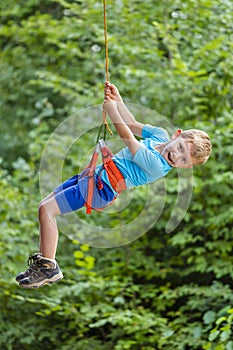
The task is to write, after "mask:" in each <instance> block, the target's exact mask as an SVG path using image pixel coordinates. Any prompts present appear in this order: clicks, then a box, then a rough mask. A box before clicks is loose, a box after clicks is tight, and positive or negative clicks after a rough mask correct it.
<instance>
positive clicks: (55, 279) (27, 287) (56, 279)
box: [19, 272, 63, 289]
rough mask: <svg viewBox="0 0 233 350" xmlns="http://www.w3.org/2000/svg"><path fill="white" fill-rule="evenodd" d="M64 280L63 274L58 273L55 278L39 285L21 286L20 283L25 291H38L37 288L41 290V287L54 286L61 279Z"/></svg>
mask: <svg viewBox="0 0 233 350" xmlns="http://www.w3.org/2000/svg"><path fill="white" fill-rule="evenodd" d="M62 278H63V274H62V273H61V272H60V273H58V274H57V275H55V276H53V277H52V278H49V279H45V280H43V281H41V282H38V283H33V284H23V283H22V284H21V283H20V282H19V286H20V287H21V288H24V289H36V288H40V287H43V286H45V285H46V284H52V283H55V282H58V281H60V280H61V279H62Z"/></svg>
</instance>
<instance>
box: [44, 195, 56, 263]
mask: <svg viewBox="0 0 233 350" xmlns="http://www.w3.org/2000/svg"><path fill="white" fill-rule="evenodd" d="M60 214H61V213H60V209H59V207H58V205H57V202H56V200H55V198H54V196H53V195H52V194H51V196H50V197H49V198H48V197H47V198H46V200H43V201H42V202H41V204H40V206H39V223H40V253H41V254H42V256H43V257H46V258H49V259H55V256H56V250H57V243H58V229H57V223H56V219H55V216H56V215H60Z"/></svg>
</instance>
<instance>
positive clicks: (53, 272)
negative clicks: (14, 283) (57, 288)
mask: <svg viewBox="0 0 233 350" xmlns="http://www.w3.org/2000/svg"><path fill="white" fill-rule="evenodd" d="M28 270H30V271H29V273H28V274H27V277H25V278H23V279H21V280H20V281H19V285H20V287H22V288H27V289H30V288H39V287H43V286H44V285H45V284H50V283H54V282H58V281H60V280H61V279H62V278H63V274H62V272H61V270H60V268H59V266H58V263H57V262H56V261H55V262H53V261H51V260H50V259H47V258H44V257H42V256H40V257H39V258H38V259H36V260H34V261H33V263H32V264H31V265H30V267H29V269H28Z"/></svg>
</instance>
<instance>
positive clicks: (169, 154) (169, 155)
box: [167, 152, 174, 163]
mask: <svg viewBox="0 0 233 350" xmlns="http://www.w3.org/2000/svg"><path fill="white" fill-rule="evenodd" d="M167 157H168V159H169V160H170V162H171V163H174V162H173V160H172V158H171V153H170V152H168V155H167Z"/></svg>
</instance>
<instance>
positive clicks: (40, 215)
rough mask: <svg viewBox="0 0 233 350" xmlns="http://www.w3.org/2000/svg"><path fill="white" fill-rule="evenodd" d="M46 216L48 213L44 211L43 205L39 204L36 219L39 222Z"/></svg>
mask: <svg viewBox="0 0 233 350" xmlns="http://www.w3.org/2000/svg"><path fill="white" fill-rule="evenodd" d="M46 216H48V211H47V209H46V206H45V203H43V201H42V202H40V204H39V207H38V219H39V221H41V220H43V218H44V217H46Z"/></svg>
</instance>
